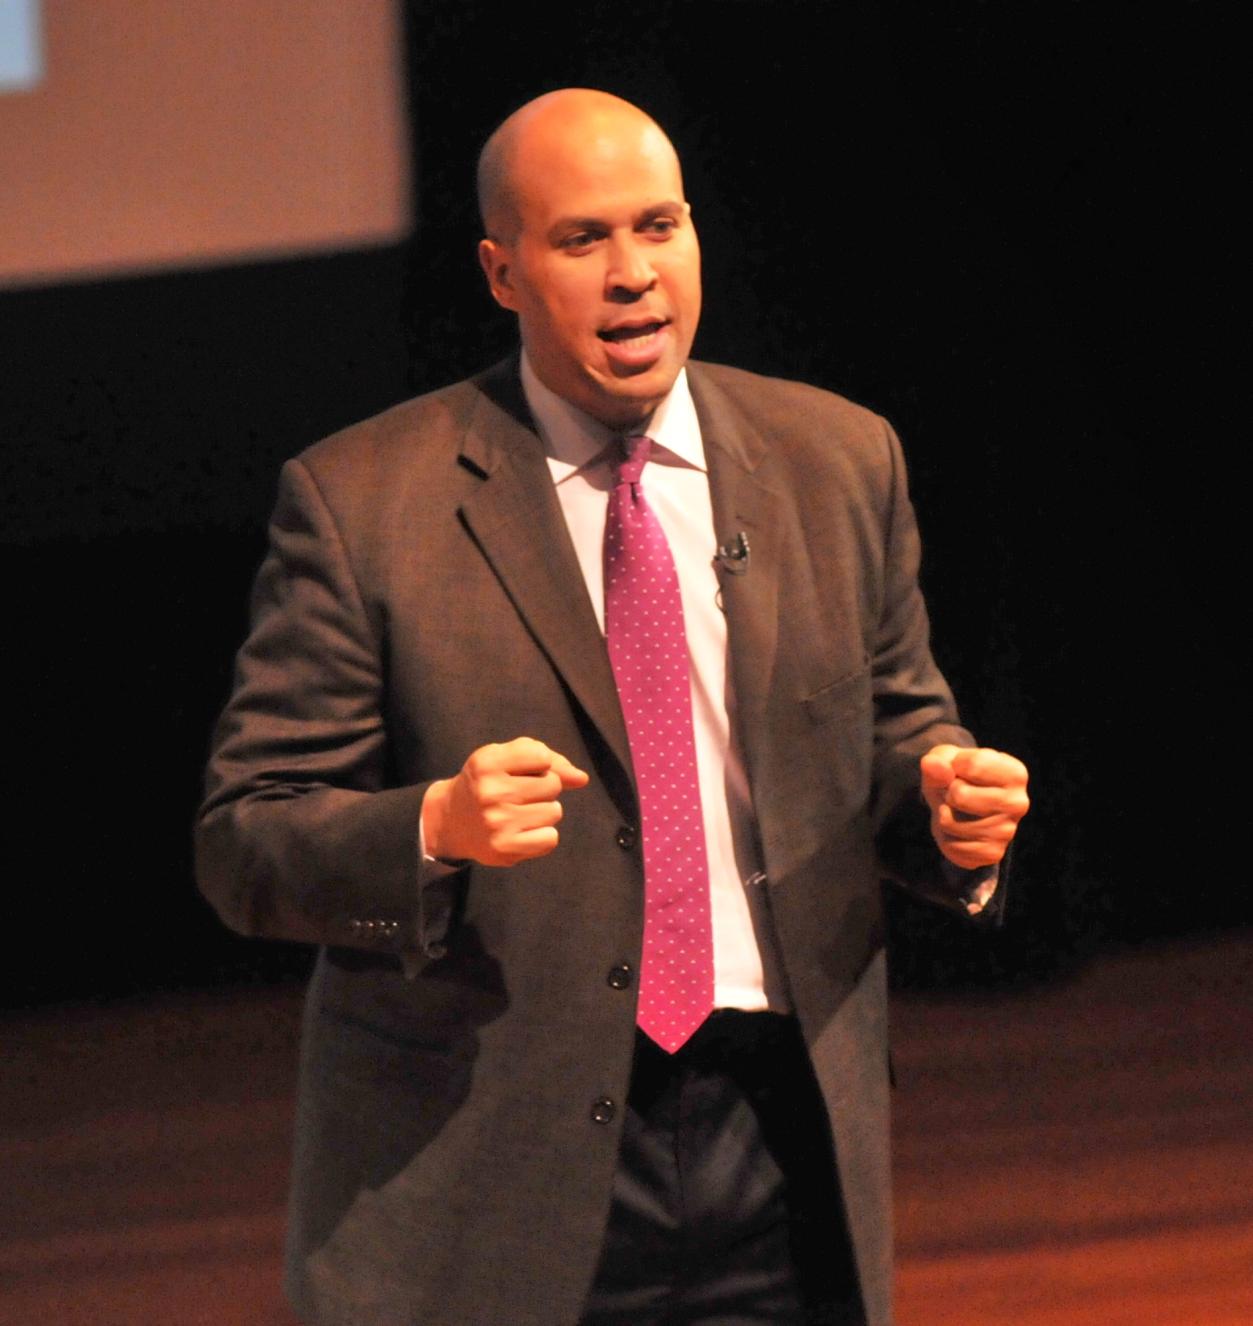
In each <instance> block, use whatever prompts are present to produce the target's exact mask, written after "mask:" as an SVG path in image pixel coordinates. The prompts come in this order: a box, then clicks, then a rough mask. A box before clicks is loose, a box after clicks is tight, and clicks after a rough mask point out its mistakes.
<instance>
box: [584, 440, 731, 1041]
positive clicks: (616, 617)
mask: <svg viewBox="0 0 1253 1326" xmlns="http://www.w3.org/2000/svg"><path fill="white" fill-rule="evenodd" d="M652 445H653V444H652V440H651V439H650V438H647V437H629V438H627V439H625V443H624V447H625V451H626V459H625V460H623V461H622V462H621V463H620V465H619V467H618V474H617V483H616V486H615V487H614V490H613V492H612V493H611V494H610V497H609V511H608V515H607V516H606V519H605V634H606V637H607V639H608V644H609V661H610V663H611V665H612V667H613V675H614V681H615V682H616V683H617V687H618V698H619V700H620V701H621V703H622V714H623V717H624V718H625V719H626V730H627V739H628V741H629V742H630V745H631V763H632V764H633V765H634V766H635V785H636V790H637V792H638V795H639V803H640V831H641V833H642V835H643V843H644V956H643V960H642V962H641V965H640V1000H639V1012H638V1015H637V1021H638V1022H639V1025H640V1027H641V1028H642V1029H643V1030H644V1031H645V1032H647V1033H648V1035H649V1036H651V1037H652V1039H653V1040H655V1041H656V1042H657V1044H658V1045H660V1046H661V1047H662V1049H664V1050H668V1051H669V1052H670V1053H672V1054H673V1053H674V1051H675V1050H677V1049H678V1048H679V1047H680V1046H681V1045H682V1044H683V1043H684V1042H685V1041H686V1040H687V1039H688V1037H689V1036H691V1034H692V1033H693V1032H694V1031H695V1030H696V1028H697V1027H699V1026H700V1024H701V1023H702V1022H703V1021H704V1020H705V1018H706V1017H707V1016H708V1014H709V1012H710V1010H711V1009H712V1008H713V996H714V970H713V927H712V923H711V921H710V916H709V862H708V859H707V858H706V855H705V825H704V820H703V819H702V817H701V808H700V783H699V781H698V778H697V772H696V746H695V742H694V740H693V736H692V693H691V683H690V680H689V673H688V657H687V638H686V636H685V635H684V633H683V602H682V599H681V598H680V597H679V578H678V576H677V575H676V573H675V569H674V558H673V557H672V556H671V555H670V545H669V544H668V543H667V542H666V536H665V534H664V532H663V531H662V528H661V522H660V521H659V520H658V519H657V517H656V515H655V514H654V513H653V511H652V508H651V507H649V505H648V502H647V500H646V499H645V497H644V493H643V489H642V486H641V483H640V475H641V472H642V471H643V469H644V466H645V464H646V463H647V461H648V456H649V452H650V451H651V450H652Z"/></svg>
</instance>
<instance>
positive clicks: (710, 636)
mask: <svg viewBox="0 0 1253 1326" xmlns="http://www.w3.org/2000/svg"><path fill="white" fill-rule="evenodd" d="M522 387H523V390H524V391H525V393H526V400H527V404H528V406H529V407H530V410H531V414H532V416H533V417H534V419H535V423H536V425H537V427H538V429H539V433H540V437H541V438H542V439H543V443H544V451H545V455H546V456H547V458H548V468H549V470H550V472H551V473H552V476H553V483H554V485H555V486H556V491H557V500H558V501H559V502H560V504H561V510H562V513H563V514H564V516H565V518H566V524H567V526H568V527H569V530H570V538H571V539H572V540H573V543H574V551H575V553H576V554H577V556H578V559H579V566H580V567H581V568H582V571H583V578H584V580H585V581H586V582H587V591H588V594H589V595H590V597H591V600H592V606H593V608H594V609H595V611H596V620H597V621H598V622H599V623H600V628H601V631H602V632H603V631H604V629H605V593H604V562H603V556H604V554H603V545H604V539H605V515H606V512H607V510H608V506H609V493H610V491H611V489H612V488H613V464H614V460H615V458H616V456H617V454H618V453H617V439H618V437H619V436H620V434H617V433H614V432H613V431H612V430H611V429H609V428H607V427H605V425H604V424H601V423H599V422H597V421H596V420H595V419H592V418H591V417H590V416H589V415H586V414H584V413H583V411H582V410H579V409H577V408H576V407H575V406H573V405H571V404H570V402H569V401H567V400H564V399H562V398H561V397H560V396H558V395H556V394H555V393H554V392H552V391H550V390H549V389H548V388H547V387H546V386H544V384H543V383H542V382H540V380H539V379H538V378H537V377H536V376H535V372H534V370H533V369H532V368H531V366H530V363H529V362H528V361H527V358H526V356H525V354H524V355H523V357H522ZM634 431H636V432H638V433H647V435H648V436H649V437H650V438H651V439H652V441H653V444H654V445H653V451H652V455H651V457H650V459H649V462H648V464H647V465H646V466H645V468H644V472H643V474H642V476H641V484H642V486H643V490H644V494H645V496H646V497H647V499H648V504H649V506H650V507H651V508H652V510H653V511H654V512H655V513H656V516H657V519H658V520H659V521H660V522H661V527H662V529H663V530H664V531H665V535H666V540H667V542H668V543H669V545H670V552H671V555H672V556H673V557H674V564H675V569H676V571H677V573H678V578H679V594H680V597H681V598H682V601H683V623H684V630H685V633H686V635H687V649H688V659H689V662H690V665H691V683H692V731H693V737H694V739H695V745H696V767H697V770H698V773H699V778H700V799H701V813H702V816H703V818H704V822H705V846H706V851H707V853H708V858H709V891H710V906H711V916H712V920H713V947H714V1004H715V1006H716V1007H718V1008H745V1009H764V1008H770V1009H775V1010H778V1011H784V1010H786V1009H787V1007H788V1004H787V998H786V994H785V991H784V987H783V982H782V980H781V978H780V971H779V966H778V962H777V959H776V957H775V949H774V939H773V931H772V928H771V926H770V921H769V914H768V911H767V900H766V896H765V876H764V875H763V873H762V869H761V861H760V854H759V849H758V846H757V832H756V826H755V823H754V820H753V807H752V797H751V793H750V791H749V787H748V778H747V776H746V774H745V771H744V761H743V758H742V755H741V752H740V751H739V749H738V746H737V743H736V741H735V738H734V735H733V732H732V725H731V721H730V717H729V714H730V712H732V711H733V710H734V697H733V695H732V691H731V678H730V676H729V674H728V672H727V624H726V618H725V616H724V615H723V612H722V609H721V607H720V606H719V595H718V577H717V574H716V571H715V564H714V551H715V549H716V548H717V546H718V543H719V542H720V541H723V542H725V540H726V538H728V537H730V535H731V534H732V533H734V531H723V535H722V539H721V540H720V539H719V538H718V536H717V534H716V532H715V530H714V525H713V508H712V506H711V503H710V498H709V474H708V470H707V468H706V465H705V447H704V443H703V441H702V440H701V434H700V424H699V422H698V420H697V418H696V408H695V406H694V405H693V404H692V397H691V393H690V392H689V390H688V385H687V371H686V370H684V371H682V372H681V373H680V374H679V376H678V379H677V380H676V382H675V384H674V387H673V389H672V390H671V392H670V395H669V396H667V397H666V399H665V400H664V401H663V402H662V403H661V405H659V406H658V407H657V410H656V412H655V413H654V414H653V417H652V419H651V420H649V422H648V424H647V426H646V427H644V426H641V427H640V428H639V429H637V430H634Z"/></svg>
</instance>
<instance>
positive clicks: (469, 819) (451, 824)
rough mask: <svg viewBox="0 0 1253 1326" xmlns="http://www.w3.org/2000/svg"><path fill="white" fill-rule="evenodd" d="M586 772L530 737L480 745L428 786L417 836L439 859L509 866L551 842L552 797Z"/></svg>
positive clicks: (555, 809) (556, 806)
mask: <svg viewBox="0 0 1253 1326" xmlns="http://www.w3.org/2000/svg"><path fill="white" fill-rule="evenodd" d="M588 778H589V775H588V774H586V773H584V771H583V770H582V769H576V768H575V766H574V765H573V764H571V763H570V761H569V760H567V759H566V757H565V756H564V755H559V754H558V753H557V752H556V751H555V750H549V748H548V747H547V746H545V745H544V743H543V742H542V741H536V740H535V739H534V738H533V737H518V738H516V739H515V740H513V741H506V742H504V743H503V744H501V745H495V744H493V745H491V746H480V747H479V748H478V750H476V751H474V752H473V753H472V754H471V755H470V758H469V759H468V760H466V762H465V764H464V765H462V767H461V772H460V773H459V774H458V775H457V776H456V777H455V778H445V779H442V780H441V781H439V782H437V783H432V784H431V786H430V787H429V788H427V792H426V796H425V798H424V799H423V802H422V837H423V840H424V842H425V845H426V852H427V855H429V856H433V857H437V858H439V859H440V860H441V861H477V862H479V863H480V864H481V865H485V866H512V865H516V864H517V863H518V862H519V861H527V860H529V859H530V858H531V857H536V856H546V855H547V854H548V853H549V852H551V851H552V850H553V848H554V847H556V846H557V843H558V840H559V836H558V833H557V823H558V821H559V820H560V819H561V802H560V801H558V799H557V798H558V797H559V796H560V795H561V793H562V792H565V791H567V790H569V789H570V788H572V787H586V786H587V783H588Z"/></svg>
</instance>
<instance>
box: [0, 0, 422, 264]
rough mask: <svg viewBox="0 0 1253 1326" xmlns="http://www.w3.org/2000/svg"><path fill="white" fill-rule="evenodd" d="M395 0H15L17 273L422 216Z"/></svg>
mask: <svg viewBox="0 0 1253 1326" xmlns="http://www.w3.org/2000/svg"><path fill="white" fill-rule="evenodd" d="M398 28H399V19H398V14H397V10H396V7H395V6H394V5H393V4H392V3H390V0H302V3H300V4H298V5H295V4H291V3H289V0H178V3H174V4H172V3H170V0H46V2H45V3H42V4H41V3H38V0H0V284H10V285H11V284H17V283H27V282H31V281H47V280H61V279H64V278H65V277H66V276H80V277H83V276H95V275H100V274H103V273H113V272H119V271H126V272H133V271H140V270H147V269H151V268H159V267H165V266H171V265H176V266H186V265H189V264H197V263H201V262H205V261H211V262H212V261H221V260H229V259H236V258H239V257H244V256H257V255H269V256H277V255H281V254H286V253H308V252H317V251H323V250H328V249H343V248H348V247H355V246H360V245H362V244H372V243H385V242H390V241H392V240H395V239H396V238H398V237H399V236H400V235H401V234H402V233H404V231H405V230H406V229H407V225H408V212H409V189H408V180H407V175H408V156H407V150H406V147H405V139H406V125H405V116H404V107H403V104H402V97H401V86H402V69H401V63H402V59H403V54H402V48H401V44H400V39H399V35H398Z"/></svg>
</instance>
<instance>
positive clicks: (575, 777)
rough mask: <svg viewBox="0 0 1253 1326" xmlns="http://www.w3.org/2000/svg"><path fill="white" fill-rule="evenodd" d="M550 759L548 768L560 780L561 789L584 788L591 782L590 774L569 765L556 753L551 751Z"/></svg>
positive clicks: (568, 762) (567, 761) (562, 756)
mask: <svg viewBox="0 0 1253 1326" xmlns="http://www.w3.org/2000/svg"><path fill="white" fill-rule="evenodd" d="M552 757H553V758H552V762H551V763H550V764H549V766H548V767H549V769H550V770H551V771H552V772H553V773H555V774H556V775H557V777H558V778H560V779H561V785H562V787H586V786H587V785H588V783H589V782H590V781H591V774H589V773H587V772H586V771H585V770H583V769H580V768H579V767H578V766H577V765H574V764H571V763H570V761H569V760H567V759H566V757H565V756H564V755H562V754H560V753H559V752H558V751H553V753H552Z"/></svg>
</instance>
